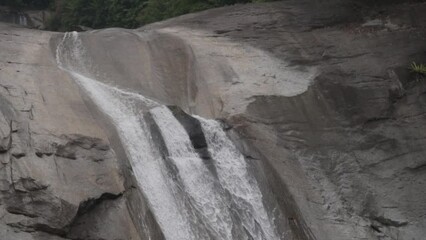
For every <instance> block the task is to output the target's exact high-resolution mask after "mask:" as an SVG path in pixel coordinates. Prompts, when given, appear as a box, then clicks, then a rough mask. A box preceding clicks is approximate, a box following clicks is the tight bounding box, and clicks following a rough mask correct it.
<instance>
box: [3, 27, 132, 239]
mask: <svg viewBox="0 0 426 240" xmlns="http://www.w3.org/2000/svg"><path fill="white" fill-rule="evenodd" d="M0 34H1V37H0V49H1V51H0V59H1V60H0V110H1V111H0V159H1V163H0V239H2V240H12V239H16V240H18V239H19V240H25V239H31V240H33V239H37V240H45V239H52V240H53V239H55V240H56V239H76V238H77V237H81V236H82V238H80V239H139V237H138V234H135V233H134V231H135V227H134V226H133V222H132V220H129V219H126V217H128V215H129V213H128V210H127V205H126V201H124V200H122V199H121V198H119V196H122V195H123V194H124V192H125V191H126V190H125V187H124V177H123V175H122V171H121V169H120V168H119V163H118V161H117V157H116V154H115V153H114V151H113V150H112V149H111V147H110V142H109V141H108V138H107V137H106V135H105V133H104V131H103V130H102V129H101V128H100V127H99V126H98V124H97V123H96V121H95V120H94V118H93V116H92V114H91V113H90V111H89V108H88V107H86V104H85V103H84V100H83V98H82V97H81V95H80V93H79V90H78V88H77V86H76V85H75V84H74V82H73V81H72V80H71V79H70V78H69V76H67V74H65V73H63V72H62V71H61V70H60V69H58V67H57V66H56V62H55V61H54V59H53V58H52V53H51V51H50V45H49V39H50V37H51V36H52V35H54V33H50V32H39V31H33V30H28V29H22V28H16V27H13V26H11V25H6V24H0ZM105 196H110V198H108V197H107V198H105ZM88 203H91V205H93V206H92V207H91V208H86V207H87V205H88ZM99 208H101V209H102V210H101V211H102V213H103V215H100V214H99V216H98V218H100V219H96V220H93V221H91V222H90V223H92V225H90V224H86V227H87V228H88V229H90V234H89V235H84V234H88V233H86V232H83V231H81V228H77V227H76V225H77V224H79V223H81V222H83V221H86V220H87V219H88V218H90V216H91V215H93V213H92V212H97V211H99V210H98V209H99ZM82 209H84V211H83V210H82ZM117 221H119V222H120V223H119V224H117ZM102 225H105V226H109V227H100V226H102ZM114 225H117V226H121V227H120V228H119V227H117V228H111V226H114ZM108 228H109V231H108V232H107V231H106V230H105V229H108ZM114 229H115V230H114ZM111 232H113V233H111ZM108 235H109V236H108ZM75 236H77V237H75ZM92 236H93V237H92Z"/></svg>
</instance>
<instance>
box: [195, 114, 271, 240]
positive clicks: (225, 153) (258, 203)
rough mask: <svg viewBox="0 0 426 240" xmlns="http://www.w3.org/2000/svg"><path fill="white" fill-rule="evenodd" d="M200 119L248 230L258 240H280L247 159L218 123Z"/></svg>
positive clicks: (223, 180) (224, 183)
mask: <svg viewBox="0 0 426 240" xmlns="http://www.w3.org/2000/svg"><path fill="white" fill-rule="evenodd" d="M197 118H198V120H199V121H200V123H201V126H202V128H203V132H204V135H205V138H206V141H207V145H208V149H209V152H210V154H211V156H212V158H213V159H214V161H215V166H216V168H217V173H218V178H219V181H220V184H221V185H222V186H223V187H224V188H225V189H227V190H228V191H229V192H230V193H231V195H232V197H233V199H234V201H235V202H236V206H237V207H238V210H239V211H240V218H241V220H242V224H243V225H244V227H245V228H246V229H247V231H249V232H250V235H251V236H252V237H253V238H254V239H279V237H278V236H277V234H276V232H275V228H274V226H273V223H272V221H271V220H270V217H269V216H268V213H267V211H266V209H265V207H264V205H263V202H262V200H263V198H262V193H261V191H260V189H259V186H258V184H257V182H256V179H255V178H254V177H253V176H251V175H250V173H249V172H248V170H247V163H246V161H245V159H244V156H243V155H242V154H241V153H240V152H239V151H238V149H237V148H236V147H235V146H234V144H233V143H232V141H231V140H230V139H229V138H228V137H227V136H226V133H225V132H224V131H223V129H222V127H221V126H220V124H219V123H218V122H217V121H214V120H206V119H203V118H200V117H197Z"/></svg>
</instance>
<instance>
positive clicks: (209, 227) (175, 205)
mask: <svg viewBox="0 0 426 240" xmlns="http://www.w3.org/2000/svg"><path fill="white" fill-rule="evenodd" d="M56 60H57V64H58V66H59V67H60V68H61V69H63V70H64V71H67V72H69V74H70V75H71V76H72V77H73V79H74V80H75V81H76V82H77V84H78V85H79V86H80V87H81V89H82V90H83V91H84V92H85V93H86V94H87V95H88V96H89V97H90V98H91V99H92V101H93V102H94V103H95V104H96V105H97V107H98V108H99V109H100V110H101V111H102V112H103V113H104V114H105V115H106V116H108V117H109V119H110V120H111V122H112V123H113V124H114V126H115V128H116V130H117V132H118V135H119V138H120V140H121V143H122V145H123V147H124V149H125V152H126V155H127V157H128V159H129V161H130V163H131V165H132V168H133V172H134V175H135V178H136V180H137V183H138V185H139V188H140V189H141V191H142V193H143V195H144V197H145V198H146V199H147V201H148V204H149V207H150V209H151V210H152V212H153V214H154V217H155V219H156V221H157V222H158V224H159V226H160V228H161V230H162V232H163V234H164V236H165V238H166V239H168V240H191V239H194V240H202V239H206V240H207V239H217V240H222V239H223V240H227V239H229V240H230V239H255V240H273V239H280V237H278V234H277V232H276V231H277V230H276V228H275V227H274V223H273V219H272V217H270V216H269V215H268V212H267V210H266V208H265V206H264V203H263V198H262V192H261V190H260V188H259V186H258V184H257V181H256V178H255V177H254V176H252V175H251V174H250V173H249V171H248V166H247V164H246V162H245V159H244V157H243V155H242V154H241V153H240V152H239V151H238V150H237V148H236V147H235V146H234V145H233V143H232V142H231V141H230V140H229V139H228V137H227V136H226V133H225V132H224V131H223V130H222V128H221V126H220V124H219V123H218V122H216V121H213V120H206V119H203V118H201V117H196V119H197V120H198V121H199V122H200V124H201V128H202V130H203V133H204V136H205V139H206V142H207V148H208V152H209V153H210V156H211V159H208V160H206V159H202V158H201V157H200V156H199V154H198V153H197V151H196V150H195V149H194V146H193V145H192V143H191V139H190V136H189V134H188V133H187V131H186V130H185V128H184V127H183V126H182V125H181V124H180V122H179V120H178V119H177V118H176V117H175V116H174V114H173V112H172V111H171V110H170V109H169V108H168V107H166V106H164V105H161V104H159V103H157V102H155V101H152V100H150V99H147V98H145V97H144V96H142V95H140V94H138V93H135V92H132V91H128V90H125V89H119V88H117V87H115V86H113V85H111V84H105V83H103V82H101V81H98V80H99V79H97V77H96V76H98V75H97V74H96V73H95V72H96V70H95V66H92V65H91V62H90V61H89V58H88V57H87V56H86V52H85V49H84V46H83V42H82V40H81V38H80V37H79V35H78V34H77V33H76V32H73V33H66V34H65V35H64V37H63V39H62V41H61V42H60V43H59V45H58V47H57V50H56ZM148 119H152V121H153V124H155V125H156V126H157V128H158V133H156V132H153V130H152V128H150V127H149V125H150V124H151V123H150V122H148ZM154 134H159V135H161V139H162V142H163V144H164V147H165V149H166V150H165V151H162V148H161V146H158V145H159V143H158V142H156V141H154V139H153V135H154ZM206 161H207V162H206ZM209 164H210V166H212V167H213V168H214V169H216V171H215V172H213V171H212V170H211V169H210V168H209V167H208V165H209Z"/></svg>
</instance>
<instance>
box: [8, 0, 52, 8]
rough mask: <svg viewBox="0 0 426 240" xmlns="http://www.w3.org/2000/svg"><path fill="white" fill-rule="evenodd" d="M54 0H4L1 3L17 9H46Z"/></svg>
mask: <svg viewBox="0 0 426 240" xmlns="http://www.w3.org/2000/svg"><path fill="white" fill-rule="evenodd" d="M53 2H54V0H3V1H2V3H1V4H0V5H5V6H10V7H12V8H16V9H26V8H30V9H46V8H48V7H49V6H50V4H52V3H53Z"/></svg>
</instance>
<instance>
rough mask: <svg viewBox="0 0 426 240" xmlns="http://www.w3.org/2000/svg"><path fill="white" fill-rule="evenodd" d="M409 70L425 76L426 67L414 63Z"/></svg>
mask: <svg viewBox="0 0 426 240" xmlns="http://www.w3.org/2000/svg"><path fill="white" fill-rule="evenodd" d="M410 69H411V71H412V72H414V73H418V74H422V75H426V65H425V64H417V63H415V62H413V63H411V66H410Z"/></svg>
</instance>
